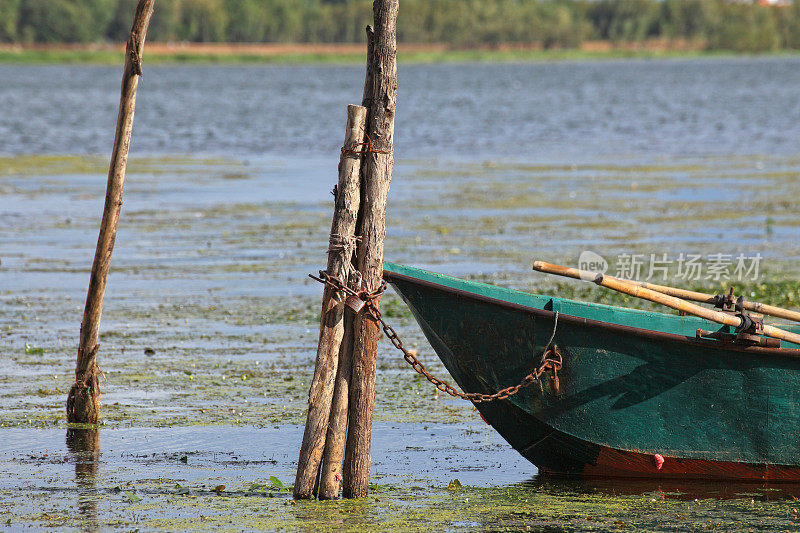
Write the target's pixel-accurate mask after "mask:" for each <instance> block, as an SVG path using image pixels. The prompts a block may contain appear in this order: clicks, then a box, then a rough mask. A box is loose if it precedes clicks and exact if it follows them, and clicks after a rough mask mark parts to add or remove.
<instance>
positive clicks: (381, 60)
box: [342, 0, 399, 498]
mask: <svg viewBox="0 0 800 533" xmlns="http://www.w3.org/2000/svg"><path fill="white" fill-rule="evenodd" d="M398 7H399V0H375V2H374V4H373V11H374V16H375V52H374V54H373V73H374V80H373V88H372V100H371V103H370V108H369V121H368V127H367V131H368V132H369V133H368V134H369V136H370V139H371V141H372V150H373V151H372V152H370V153H368V154H366V156H365V161H364V171H363V173H362V182H363V186H362V191H363V196H362V206H361V210H362V225H361V241H360V242H359V247H358V263H359V264H358V266H359V270H360V272H361V275H362V277H363V288H364V289H365V290H367V291H374V290H376V289H378V287H380V284H381V280H382V279H383V241H384V237H385V235H386V220H385V218H386V197H387V195H388V193H389V185H390V183H391V179H392V165H393V156H392V148H393V144H394V143H393V140H394V115H395V107H396V103H397V99H396V93H397V35H396V22H397V11H398ZM375 303H376V305H380V299H377V300H376V301H375ZM379 334H380V332H379V329H378V324H377V322H376V321H375V320H374V319H372V318H370V317H368V316H367V315H366V314H365V312H364V311H362V312H360V313H358V314H357V315H356V318H355V324H354V342H353V373H352V377H351V381H350V412H349V424H348V431H347V447H346V450H345V461H344V471H343V474H342V476H343V482H344V485H343V495H344V496H345V497H347V498H361V497H364V496H366V495H367V492H368V490H369V473H370V467H371V459H370V445H371V439H372V409H373V407H374V405H375V364H376V357H377V350H378V337H379Z"/></svg>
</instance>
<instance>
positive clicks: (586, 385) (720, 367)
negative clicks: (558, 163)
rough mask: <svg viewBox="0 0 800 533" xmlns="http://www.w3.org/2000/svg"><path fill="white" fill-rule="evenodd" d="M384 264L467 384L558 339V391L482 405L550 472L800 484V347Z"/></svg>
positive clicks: (521, 372)
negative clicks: (736, 342)
mask: <svg viewBox="0 0 800 533" xmlns="http://www.w3.org/2000/svg"><path fill="white" fill-rule="evenodd" d="M385 268H386V272H385V276H386V278H387V280H388V281H390V282H391V283H392V285H393V286H394V287H395V289H396V290H397V291H398V292H399V293H400V295H401V296H402V297H403V299H404V301H405V302H406V303H407V304H408V305H409V308H410V309H411V310H412V312H413V314H414V316H415V318H416V319H417V321H418V323H419V324H420V326H421V327H422V329H423V331H424V333H425V335H426V337H427V338H428V340H429V341H430V343H431V345H432V346H433V348H434V350H435V351H436V353H437V354H438V355H439V357H440V358H441V360H442V362H443V363H444V365H445V367H446V368H447V369H448V371H449V372H450V374H451V375H452V376H453V378H454V380H455V381H456V382H457V383H458V385H459V386H460V387H461V388H462V390H465V391H468V392H480V393H492V392H495V391H497V390H499V389H502V388H505V387H508V386H509V385H514V384H516V383H519V381H520V380H521V378H522V377H523V376H525V375H526V374H528V373H529V372H530V371H531V370H533V369H534V368H536V367H537V366H538V364H539V363H540V361H541V354H542V352H543V349H544V347H545V345H546V344H547V342H548V340H549V339H550V338H551V336H552V337H553V338H554V344H556V345H557V346H558V349H559V351H560V352H561V354H562V355H563V357H564V364H563V368H562V370H561V372H560V373H559V386H558V388H557V389H556V388H554V387H553V386H552V383H550V378H549V377H545V378H544V379H543V380H542V381H541V386H539V384H534V385H533V386H531V387H529V388H527V389H523V390H522V391H521V392H520V393H519V394H517V395H515V396H512V397H511V398H509V399H507V400H502V401H497V402H489V403H481V404H477V407H478V409H479V410H480V412H481V414H482V415H483V417H484V418H485V420H487V422H489V423H490V424H491V425H492V426H493V427H494V428H495V429H496V430H497V431H498V432H499V433H500V434H501V435H502V436H503V437H504V438H505V439H506V440H507V441H508V442H509V443H510V444H511V445H512V446H513V447H514V448H515V449H516V450H517V451H519V452H520V453H521V454H522V455H523V456H524V457H526V458H527V459H528V460H530V461H531V462H532V463H533V464H535V465H536V466H537V467H539V469H540V470H541V471H542V472H547V473H554V474H563V475H582V476H604V477H605V476H624V477H663V478H697V479H740V480H775V481H798V480H800V359H798V358H797V357H796V356H797V351H796V350H794V349H793V348H795V346H793V345H789V346H788V348H789V349H787V348H784V349H766V348H743V347H738V346H731V345H725V346H722V345H721V344H720V343H718V341H701V340H697V339H695V338H694V336H693V335H690V333H692V334H693V332H694V331H695V330H696V329H697V328H702V329H712V325H711V324H709V323H708V322H706V321H703V320H700V319H695V318H691V317H678V316H675V315H665V314H661V313H648V312H643V311H636V310H628V309H621V308H614V307H609V306H599V305H593V304H585V303H580V302H571V301H569V300H563V299H558V298H549V297H543V296H536V295H531V294H527V293H522V292H519V291H510V290H507V289H501V288H498V287H494V286H491V285H485V284H480V283H474V282H468V281H464V280H458V279H457V278H451V277H447V276H440V275H437V274H433V273H430V272H425V271H421V270H417V269H411V268H409V267H401V266H399V265H392V264H388V263H387V265H386V267H385ZM714 329H717V328H714ZM660 459H663V462H662V461H660Z"/></svg>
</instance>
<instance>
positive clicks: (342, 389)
mask: <svg viewBox="0 0 800 533" xmlns="http://www.w3.org/2000/svg"><path fill="white" fill-rule="evenodd" d="M366 32H367V73H366V76H365V80H364V96H363V98H362V101H361V105H362V106H364V107H365V108H367V109H369V104H370V102H371V101H372V67H373V64H372V55H373V52H374V45H375V32H374V31H373V30H372V26H367V28H366ZM364 127H365V128H366V124H365V125H364ZM358 222H359V226H360V223H361V221H360V220H359V221H358ZM356 231H357V232H358V233H360V227H359V228H357V230H356ZM356 266H358V263H357V262H356ZM351 288H352V289H355V290H358V289H359V287H351ZM354 317H355V315H354V313H353V310H352V309H350V308H349V307H345V310H344V338H343V339H342V347H341V349H340V350H339V368H338V369H337V371H336V386H335V387H334V391H333V403H332V404H331V418H330V421H329V422H328V436H327V439H326V441H325V452H324V454H323V456H322V474H321V475H320V482H319V492H318V497H319V499H320V500H330V499H334V498H338V497H339V484H340V482H341V480H342V460H343V459H344V447H345V440H346V437H347V409H348V403H349V394H350V377H351V375H352V370H353V320H354Z"/></svg>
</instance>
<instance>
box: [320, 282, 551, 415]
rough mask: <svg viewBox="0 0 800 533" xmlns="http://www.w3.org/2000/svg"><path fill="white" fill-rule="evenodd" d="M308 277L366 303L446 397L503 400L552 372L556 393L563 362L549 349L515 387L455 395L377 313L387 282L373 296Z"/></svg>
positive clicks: (396, 343) (408, 357) (395, 343)
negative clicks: (482, 392)
mask: <svg viewBox="0 0 800 533" xmlns="http://www.w3.org/2000/svg"><path fill="white" fill-rule="evenodd" d="M309 277H310V278H311V279H314V280H317V281H319V282H320V283H323V284H325V285H327V286H329V287H331V288H332V289H334V290H337V291H342V292H344V293H345V294H347V295H349V296H353V297H356V298H358V299H360V300H362V301H363V302H364V303H365V306H364V307H365V308H366V313H367V314H368V315H369V316H370V317H371V318H372V319H373V320H375V321H376V322H378V323H379V324H380V325H381V329H382V330H383V333H384V335H386V338H387V339H389V342H391V343H392V345H393V346H394V347H395V348H397V349H398V350H399V351H400V352H402V354H403V358H404V359H405V360H406V362H407V363H408V364H409V365H410V366H411V368H413V369H414V371H416V372H417V373H418V374H420V375H421V376H424V377H425V379H427V380H428V381H430V382H431V383H433V384H434V385H435V386H436V388H437V389H439V390H440V391H442V392H444V393H447V394H449V395H450V396H453V397H454V398H461V399H462V400H468V401H470V402H473V403H481V402H491V401H494V400H505V399H506V398H508V397H509V396H513V395H514V394H517V393H518V392H519V391H520V390H521V389H524V388H526V387H530V386H531V385H532V384H533V383H534V382H536V381H538V380H539V378H540V377H541V376H542V374H545V373H546V372H549V371H552V373H553V376H552V379H553V381H552V383H553V388H554V389H555V390H556V392H557V391H558V371H559V370H561V366H562V364H563V358H562V357H561V353H559V351H558V348H557V347H556V346H552V347H550V346H549V345H548V348H547V349H546V350H545V353H544V356H543V357H542V363H541V364H540V365H539V366H538V367H537V368H536V369H535V370H534V371H533V372H531V373H530V374H528V375H527V376H525V377H524V378H523V379H522V381H520V382H519V383H518V384H517V385H513V386H511V387H506V388H505V389H501V390H499V391H497V392H495V393H494V394H481V393H479V392H461V391H458V390H456V389H455V388H454V387H453V386H452V385H450V384H449V383H447V382H446V381H442V380H441V379H439V378H437V377H435V376H434V375H432V374H431V373H430V372H428V370H427V369H426V368H425V365H423V364H422V362H421V361H420V360H419V359H417V356H416V355H414V354H413V353H411V352H410V351H408V350H407V349H406V347H405V346H404V345H403V341H402V339H400V337H399V336H398V335H397V332H396V331H395V330H394V328H393V327H392V326H390V325H389V324H387V323H386V321H385V320H384V319H383V314H382V313H381V311H380V309H378V306H377V305H376V304H375V301H376V300H377V299H378V298H379V297H380V296H381V295H382V294H383V293H384V292H385V291H386V281H384V280H381V285H380V287H378V289H376V290H375V291H373V292H369V291H355V290H353V289H351V288H350V287H348V286H347V285H346V284H345V283H343V282H342V281H341V280H340V279H338V278H337V277H336V276H331V275H330V274H328V273H327V272H325V271H324V270H320V272H319V277H316V276H312V275H311V274H309Z"/></svg>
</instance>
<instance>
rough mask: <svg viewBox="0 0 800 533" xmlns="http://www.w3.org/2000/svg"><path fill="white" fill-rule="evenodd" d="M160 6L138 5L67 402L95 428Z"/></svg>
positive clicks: (70, 414) (72, 413) (76, 418)
mask: <svg viewBox="0 0 800 533" xmlns="http://www.w3.org/2000/svg"><path fill="white" fill-rule="evenodd" d="M154 2H155V0H139V3H138V4H137V6H136V13H135V15H134V18H133V26H132V27H131V34H130V37H129V38H128V44H127V46H126V48H125V70H124V73H123V75H122V91H121V96H120V103H119V115H118V116H117V132H116V136H115V138H114V150H113V153H112V154H111V164H110V165H109V169H108V185H107V187H106V202H105V207H104V209H103V219H102V221H101V223H100V235H99V236H98V238H97V249H96V250H95V254H94V262H93V264H92V274H91V278H90V280H89V291H88V293H87V295H86V307H85V308H84V311H83V321H82V322H81V333H80V344H79V345H78V360H77V364H76V367H75V383H74V384H73V385H72V388H70V391H69V396H68V397H67V420H68V421H69V422H80V423H90V424H95V423H97V422H98V420H99V419H100V385H99V383H98V380H97V349H98V347H99V345H98V344H97V340H98V334H99V331H100V315H101V314H102V312H103V295H104V294H105V290H106V280H107V278H108V268H109V265H110V263H111V253H112V252H113V250H114V239H115V238H116V235H117V222H119V212H120V207H121V206H122V186H123V183H124V182H125V167H126V166H127V162H128V149H129V147H130V142H131V131H132V130H133V111H134V108H135V106H136V87H137V86H138V84H139V77H140V76H141V75H142V50H143V48H144V40H145V36H146V35H147V27H148V26H149V24H150V16H151V15H152V14H153V4H154Z"/></svg>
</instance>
